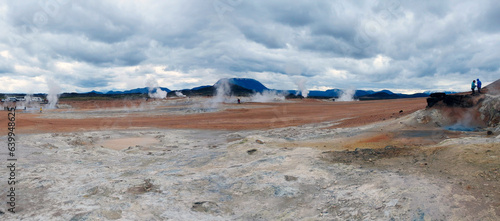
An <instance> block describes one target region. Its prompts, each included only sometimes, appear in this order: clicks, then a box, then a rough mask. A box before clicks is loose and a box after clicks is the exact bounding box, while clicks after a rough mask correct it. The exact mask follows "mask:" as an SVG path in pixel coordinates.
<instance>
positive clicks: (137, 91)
mask: <svg viewBox="0 0 500 221" xmlns="http://www.w3.org/2000/svg"><path fill="white" fill-rule="evenodd" d="M160 89H161V90H162V91H166V92H170V91H171V90H170V89H168V88H166V87H160ZM151 92H152V93H156V88H154V89H152V90H151ZM147 93H149V88H148V87H143V88H136V89H132V90H127V91H108V92H106V94H147Z"/></svg>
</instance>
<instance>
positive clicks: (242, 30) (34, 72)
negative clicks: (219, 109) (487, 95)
mask: <svg viewBox="0 0 500 221" xmlns="http://www.w3.org/2000/svg"><path fill="white" fill-rule="evenodd" d="M0 12H2V14H1V15H0V18H1V19H0V28H3V29H4V30H5V33H7V34H6V35H3V36H0V52H2V53H3V55H4V56H3V57H0V58H2V59H3V58H5V59H4V60H3V61H0V73H2V76H11V77H13V76H17V75H22V76H26V77H28V78H29V77H42V78H45V79H48V78H56V77H55V76H66V77H67V79H71V80H70V81H68V82H66V83H65V84H68V87H71V85H72V86H74V87H75V88H79V89H80V90H85V89H94V88H97V89H101V90H105V89H129V88H126V87H135V86H138V85H139V84H142V83H141V82H140V81H141V80H140V79H142V78H144V76H146V75H148V76H153V77H156V78H157V79H159V80H161V79H168V80H164V81H162V82H171V85H170V87H174V88H175V87H189V86H197V85H205V84H210V83H213V82H212V81H216V80H217V79H218V78H221V77H231V76H233V77H248V76H256V77H259V78H261V79H257V80H262V81H263V83H265V84H268V85H277V86H278V87H281V88H289V87H291V86H293V81H295V80H296V79H294V78H295V77H298V76H302V77H306V78H307V79H309V81H308V85H307V86H308V87H333V86H336V87H338V85H339V81H342V82H348V83H349V84H351V85H349V86H352V87H369V86H367V85H372V86H373V87H381V88H388V89H390V88H397V89H401V88H400V87H402V86H403V85H404V87H405V89H410V90H432V89H440V88H444V87H449V86H447V85H446V84H442V83H439V82H444V81H446V80H447V79H450V78H449V77H447V76H454V77H457V76H458V78H460V79H452V80H454V81H458V82H462V81H463V82H462V83H464V84H466V83H468V78H469V77H472V76H471V75H472V74H473V75H474V77H475V75H480V76H481V77H482V78H483V79H484V81H483V82H487V81H493V80H496V78H497V76H498V74H499V68H498V60H499V58H500V52H497V51H498V50H496V49H497V48H499V46H500V40H499V38H498V37H497V34H498V32H499V31H500V25H499V23H498V22H497V21H498V20H499V19H500V17H499V15H500V3H498V2H497V1H493V0H491V1H488V0H483V1H461V2H456V1H405V0H377V1H327V0H319V1H285V0H275V1H264V0H259V1H240V0H209V1H202V0H189V1H112V0H109V1H97V0H93V1H70V0H50V1H49V0H42V1H7V2H2V3H0ZM7 55H8V57H9V58H6V56H7ZM7 60H8V61H7ZM134 69H137V70H139V71H134ZM339 73H343V74H339ZM70 76H71V77H70ZM269 76H274V77H269ZM276 76H279V78H276ZM287 76H288V77H289V80H288V81H287V82H285V81H284V80H283V77H287ZM347 78H349V79H348V80H347ZM429 78H433V79H435V80H433V81H431V82H429ZM56 79H59V78H56ZM402 82H404V83H402ZM344 84H345V83H344ZM176 85H178V86H176ZM279 85H282V86H279ZM340 85H342V84H340ZM345 86H346V87H347V85H345ZM457 88H458V87H457Z"/></svg>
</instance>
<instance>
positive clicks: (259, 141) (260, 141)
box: [255, 140, 264, 144]
mask: <svg viewBox="0 0 500 221" xmlns="http://www.w3.org/2000/svg"><path fill="white" fill-rule="evenodd" d="M255 142H256V143H258V144H264V141H262V140H256V141H255Z"/></svg>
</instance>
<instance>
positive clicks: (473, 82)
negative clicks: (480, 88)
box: [470, 80, 476, 95]
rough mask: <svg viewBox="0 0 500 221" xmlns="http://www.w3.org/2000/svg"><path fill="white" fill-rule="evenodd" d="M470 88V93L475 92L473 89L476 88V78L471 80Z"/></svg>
mask: <svg viewBox="0 0 500 221" xmlns="http://www.w3.org/2000/svg"><path fill="white" fill-rule="evenodd" d="M470 89H471V90H472V95H474V94H476V91H474V89H476V80H473V81H472V84H471V85H470Z"/></svg>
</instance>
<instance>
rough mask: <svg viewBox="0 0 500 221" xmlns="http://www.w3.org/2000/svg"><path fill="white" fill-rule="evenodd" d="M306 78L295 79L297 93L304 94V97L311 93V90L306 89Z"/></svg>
mask: <svg viewBox="0 0 500 221" xmlns="http://www.w3.org/2000/svg"><path fill="white" fill-rule="evenodd" d="M306 83H307V80H306V79H300V80H296V81H295V85H297V89H298V91H297V93H296V94H295V95H299V94H300V95H302V96H303V97H307V95H308V94H309V90H307V89H306Z"/></svg>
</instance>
